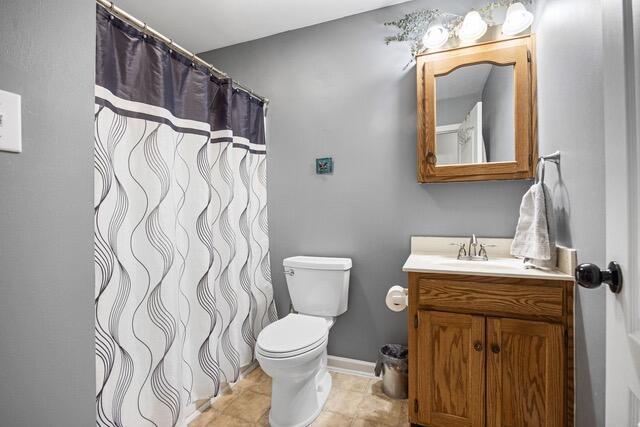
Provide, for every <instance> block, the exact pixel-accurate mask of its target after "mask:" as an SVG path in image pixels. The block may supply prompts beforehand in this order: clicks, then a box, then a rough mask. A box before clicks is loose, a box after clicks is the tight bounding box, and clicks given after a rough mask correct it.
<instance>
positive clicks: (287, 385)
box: [255, 257, 351, 427]
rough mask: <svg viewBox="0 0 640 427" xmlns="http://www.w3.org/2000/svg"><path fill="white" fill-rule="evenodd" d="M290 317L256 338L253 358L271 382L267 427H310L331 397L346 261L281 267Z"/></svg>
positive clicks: (303, 261)
mask: <svg viewBox="0 0 640 427" xmlns="http://www.w3.org/2000/svg"><path fill="white" fill-rule="evenodd" d="M283 265H284V267H285V274H286V275H287V286H288V288H289V294H290V295H291V303H292V305H293V308H294V309H295V310H296V311H297V313H291V314H289V315H287V316H286V317H284V318H282V319H280V320H277V321H276V322H274V323H271V324H270V325H268V326H266V327H265V328H264V329H263V330H262V331H261V332H260V334H259V335H258V339H257V342H256V348H255V355H256V359H257V360H258V363H259V364H260V367H261V368H262V370H263V371H264V372H265V373H266V374H267V375H269V376H270V377H271V379H272V390H271V410H270V412H269V424H270V425H271V427H303V426H308V425H310V424H311V423H312V422H313V420H315V419H316V418H317V416H318V415H319V414H320V411H322V408H323V406H324V404H325V402H326V400H327V397H328V396H329V392H330V391H331V376H330V375H329V372H328V371H327V342H328V339H329V330H330V329H331V327H332V326H333V323H334V320H335V316H338V315H340V314H342V313H344V312H345V311H346V310H347V297H348V286H349V270H350V269H351V259H349V258H324V257H292V258H287V259H285V260H284V261H283Z"/></svg>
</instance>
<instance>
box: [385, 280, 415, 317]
mask: <svg viewBox="0 0 640 427" xmlns="http://www.w3.org/2000/svg"><path fill="white" fill-rule="evenodd" d="M385 303H386V305H387V307H388V308H389V310H392V311H402V310H404V309H405V308H407V306H408V305H409V289H407V288H403V287H402V286H398V285H394V286H391V287H390V288H389V290H388V291H387V296H386V298H385Z"/></svg>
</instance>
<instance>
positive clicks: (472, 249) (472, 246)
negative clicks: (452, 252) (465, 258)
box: [468, 234, 478, 257]
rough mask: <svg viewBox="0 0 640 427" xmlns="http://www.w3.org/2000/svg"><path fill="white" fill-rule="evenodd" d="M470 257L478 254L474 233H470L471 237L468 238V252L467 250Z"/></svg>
mask: <svg viewBox="0 0 640 427" xmlns="http://www.w3.org/2000/svg"><path fill="white" fill-rule="evenodd" d="M468 254H469V256H470V257H474V256H477V255H478V239H477V238H476V235H475V234H472V235H471V238H469V252H468Z"/></svg>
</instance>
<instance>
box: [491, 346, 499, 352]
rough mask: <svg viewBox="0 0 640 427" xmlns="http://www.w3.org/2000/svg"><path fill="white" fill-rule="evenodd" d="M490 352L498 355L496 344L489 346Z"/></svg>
mask: <svg viewBox="0 0 640 427" xmlns="http://www.w3.org/2000/svg"><path fill="white" fill-rule="evenodd" d="M491 351H492V352H494V353H495V354H498V353H500V346H499V345H498V344H494V345H492V346H491Z"/></svg>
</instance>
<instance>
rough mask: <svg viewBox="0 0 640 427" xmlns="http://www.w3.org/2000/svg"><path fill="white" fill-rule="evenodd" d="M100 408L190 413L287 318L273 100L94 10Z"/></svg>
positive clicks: (156, 419)
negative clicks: (269, 122) (273, 199)
mask: <svg viewBox="0 0 640 427" xmlns="http://www.w3.org/2000/svg"><path fill="white" fill-rule="evenodd" d="M94 136H95V180H94V181H95V198H94V215H95V289H96V292H95V315H96V317H95V327H96V368H97V369H96V382H97V384H96V420H97V425H99V426H174V425H180V424H181V423H182V422H183V420H184V418H185V416H187V415H189V411H191V410H193V406H194V403H195V402H196V401H198V400H201V399H208V398H210V397H212V396H215V395H216V394H217V393H218V391H219V390H220V387H221V384H222V383H224V382H233V381H235V380H236V379H237V378H238V375H239V373H240V368H241V367H242V366H244V365H246V364H248V363H250V362H251V361H252V360H253V357H254V356H253V350H254V344H255V340H256V337H257V336H258V333H259V332H260V331H261V330H262V328H263V327H264V326H266V325H267V324H268V323H270V322H271V321H273V320H275V319H276V317H277V316H276V312H275V306H274V303H273V290H272V286H271V278H270V270H269V240H268V232H267V209H266V201H267V200H266V196H267V193H266V161H265V155H266V145H265V140H264V114H263V106H262V105H260V104H259V103H258V102H257V101H255V100H254V99H252V98H250V97H249V96H248V95H246V94H244V93H242V92H236V91H234V90H233V89H232V86H231V84H230V82H228V81H216V80H215V79H213V78H212V77H211V76H210V75H209V74H208V73H207V72H206V70H202V69H199V68H197V67H195V66H193V65H192V64H191V63H190V62H189V61H187V60H186V59H185V58H182V57H180V56H178V55H175V54H174V53H173V52H171V51H170V50H168V49H167V48H166V47H164V46H162V45H161V44H159V43H157V42H154V41H153V40H150V39H148V38H146V37H144V35H143V34H141V33H139V32H138V31H137V30H135V29H134V28H133V27H131V26H129V25H127V24H126V23H124V22H122V21H120V20H118V19H117V18H115V17H112V16H110V15H109V14H108V13H107V12H106V11H105V10H103V9H102V8H101V7H98V13H97V61H96V108H95V135H94Z"/></svg>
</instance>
